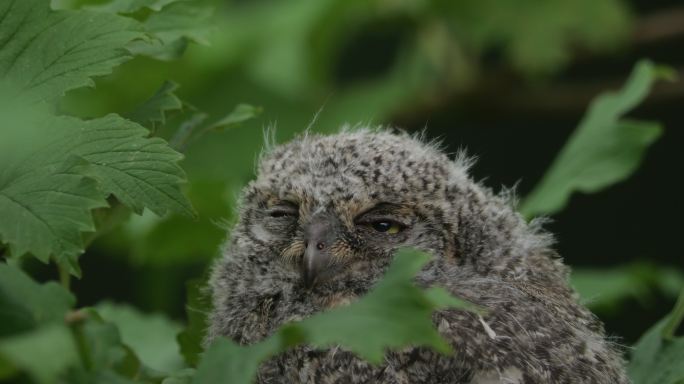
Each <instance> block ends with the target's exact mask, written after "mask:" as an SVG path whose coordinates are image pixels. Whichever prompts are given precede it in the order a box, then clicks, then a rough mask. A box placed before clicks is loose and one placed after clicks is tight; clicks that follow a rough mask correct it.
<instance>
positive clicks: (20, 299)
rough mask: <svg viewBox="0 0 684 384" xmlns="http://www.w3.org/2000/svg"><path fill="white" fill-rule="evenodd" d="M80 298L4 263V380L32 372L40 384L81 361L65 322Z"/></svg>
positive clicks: (0, 363) (0, 353) (0, 307)
mask: <svg viewBox="0 0 684 384" xmlns="http://www.w3.org/2000/svg"><path fill="white" fill-rule="evenodd" d="M74 303H75V299H74V297H73V296H72V295H71V294H70V293H69V292H67V291H66V290H65V289H64V288H62V287H61V286H60V285H58V284H56V283H54V282H49V283H45V284H39V283H36V282H35V281H33V280H31V278H30V277H28V276H27V275H26V274H25V273H24V272H23V271H22V270H20V269H19V268H16V267H14V266H10V265H7V264H4V263H0V371H2V372H0V378H1V377H3V376H5V377H7V376H10V375H13V374H16V373H18V372H20V371H21V372H26V373H28V374H29V375H30V376H31V377H33V378H34V379H35V380H36V381H37V382H39V383H51V382H54V379H55V377H56V376H57V374H58V373H60V372H62V371H63V370H64V369H65V368H66V367H68V366H70V365H72V364H75V363H76V362H77V361H78V354H77V352H76V345H75V344H74V341H73V338H72V336H71V332H70V331H69V329H68V328H67V327H66V325H65V323H64V319H65V316H66V314H67V312H68V311H69V309H70V308H71V307H72V306H73V305H74Z"/></svg>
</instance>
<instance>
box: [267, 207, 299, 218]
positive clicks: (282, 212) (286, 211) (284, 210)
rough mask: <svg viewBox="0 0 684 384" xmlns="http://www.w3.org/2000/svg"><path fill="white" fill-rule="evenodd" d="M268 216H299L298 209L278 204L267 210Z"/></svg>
mask: <svg viewBox="0 0 684 384" xmlns="http://www.w3.org/2000/svg"><path fill="white" fill-rule="evenodd" d="M268 215H269V216H271V217H275V218H280V217H297V216H299V209H298V207H297V206H296V205H294V204H279V205H275V206H273V207H271V208H270V209H269V210H268Z"/></svg>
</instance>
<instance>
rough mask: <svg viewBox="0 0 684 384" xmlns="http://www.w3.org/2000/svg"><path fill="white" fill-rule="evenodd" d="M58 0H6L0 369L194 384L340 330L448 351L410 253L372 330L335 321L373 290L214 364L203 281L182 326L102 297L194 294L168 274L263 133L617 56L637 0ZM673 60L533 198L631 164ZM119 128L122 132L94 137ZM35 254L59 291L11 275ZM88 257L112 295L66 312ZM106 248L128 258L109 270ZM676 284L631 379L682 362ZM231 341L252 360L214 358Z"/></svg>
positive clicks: (615, 177)
mask: <svg viewBox="0 0 684 384" xmlns="http://www.w3.org/2000/svg"><path fill="white" fill-rule="evenodd" d="M47 3H48V1H47V0H15V1H12V0H0V15H3V17H2V18H0V20H1V21H0V42H1V43H2V44H0V47H1V48H0V115H1V116H2V117H3V121H4V122H5V124H4V127H3V128H2V130H0V164H1V165H2V171H0V255H1V256H2V257H4V258H5V259H6V262H7V264H5V263H2V264H0V319H1V320H2V326H0V380H2V379H13V380H19V381H28V382H31V381H33V382H38V383H52V382H69V383H90V382H102V383H109V382H111V383H126V382H131V381H140V382H163V383H166V384H170V383H190V382H198V383H202V382H215V378H216V377H226V376H225V375H232V374H233V373H232V372H233V371H240V374H241V375H242V376H240V379H241V380H244V381H245V382H249V380H250V377H251V375H252V374H253V372H254V370H255V369H256V367H257V364H258V362H259V361H260V360H262V359H264V358H266V357H268V356H270V355H272V354H275V353H277V352H279V351H282V350H283V349H284V348H287V347H289V346H292V345H295V344H298V343H302V342H307V343H313V344H317V345H328V344H330V343H342V344H343V345H346V346H348V347H349V348H351V349H353V350H354V351H356V352H357V353H359V354H360V355H362V356H365V357H367V358H369V359H375V360H377V359H378V358H379V356H381V351H382V350H383V348H384V347H386V346H395V347H397V346H401V345H405V344H408V343H426V344H428V345H432V346H433V347H437V348H438V349H439V347H440V346H442V347H443V344H441V340H440V339H439V338H438V337H437V336H436V334H435V333H434V330H432V329H431V328H430V326H429V321H428V319H429V317H428V315H429V313H430V311H431V310H433V309H434V308H436V307H439V306H440V305H444V304H447V303H449V304H458V303H455V302H454V299H453V298H450V297H449V296H448V295H444V294H436V293H435V292H423V291H420V290H417V289H415V287H413V286H411V285H410V284H409V283H408V282H409V279H410V277H411V275H412V273H414V272H415V270H417V268H419V267H420V265H418V264H416V263H418V262H419V261H420V257H414V258H413V259H408V258H405V257H403V256H402V257H398V259H397V264H395V265H394V266H393V268H394V269H392V270H391V273H390V275H389V276H388V280H386V281H384V282H383V283H382V284H381V285H380V286H378V289H377V291H374V292H373V293H371V294H370V295H369V296H368V297H366V298H365V299H364V300H369V301H372V300H375V301H381V302H383V303H385V304H387V303H395V302H392V301H391V300H389V301H388V298H393V299H396V300H398V301H397V302H396V303H395V304H396V305H392V306H389V307H387V308H385V307H383V308H384V309H386V310H387V311H382V310H381V311H378V312H375V311H371V312H372V313H370V312H369V316H370V317H369V318H371V317H372V316H378V319H380V318H382V319H384V320H383V321H381V322H380V324H382V326H377V325H378V324H376V328H377V330H378V333H377V335H378V338H377V339H365V338H364V339H363V340H359V339H358V338H356V335H354V333H353V332H351V333H350V334H345V333H344V332H343V329H342V328H340V324H342V325H345V326H347V327H351V328H352V329H353V328H354V327H355V323H354V322H353V321H349V322H342V323H341V322H340V319H345V318H346V317H345V316H352V317H354V316H353V314H354V311H362V312H363V311H366V310H367V309H368V305H367V301H364V300H361V301H359V302H358V303H355V304H354V305H352V306H351V307H349V308H345V309H344V310H341V311H340V312H339V313H332V314H322V315H320V316H318V317H314V318H311V319H309V320H306V321H304V322H303V323H301V324H295V325H289V326H286V327H284V328H283V329H281V331H280V332H279V333H278V334H277V335H276V336H275V337H274V338H272V339H268V340H267V341H264V342H263V343H262V344H259V345H256V346H254V347H251V348H248V349H245V348H239V347H237V346H236V345H234V344H231V343H229V342H227V341H221V343H219V344H216V345H215V346H213V347H212V349H210V351H209V352H207V354H206V356H205V358H204V359H201V356H200V352H201V347H200V342H201V339H202V337H203V329H204V325H205V319H204V316H205V315H206V312H207V311H208V307H207V302H206V298H204V297H203V296H202V295H201V294H200V290H199V289H198V287H201V284H202V283H201V281H202V280H200V282H196V283H194V284H192V285H191V287H190V288H189V297H188V300H187V302H186V305H187V310H188V319H189V324H188V325H189V326H188V327H186V328H185V329H184V330H183V331H182V332H180V330H181V325H179V324H180V323H179V322H177V321H175V320H170V319H168V318H167V317H166V316H163V315H161V314H152V315H151V314H147V313H143V312H140V311H139V310H137V309H135V308H133V307H130V306H129V305H127V304H116V303H112V302H101V300H103V299H107V298H109V297H117V293H118V292H119V291H120V290H124V288H126V287H125V286H126V285H129V283H130V282H131V279H132V277H129V275H131V276H136V275H137V276H139V277H138V280H137V281H136V284H134V285H133V287H134V288H133V289H134V292H133V293H132V294H130V295H129V296H128V297H125V299H126V300H130V301H133V302H135V303H136V304H138V305H140V304H142V305H143V306H144V307H146V308H147V309H150V308H153V309H162V310H166V311H171V309H172V308H173V307H178V306H179V304H180V303H182V302H184V301H183V298H182V296H181V295H179V294H178V291H179V289H178V287H182V286H183V283H184V282H185V281H184V280H185V279H187V278H189V277H197V276H199V275H200V274H201V271H202V269H204V268H206V266H207V265H208V264H209V262H210V260H211V259H212V258H213V257H215V256H216V254H217V252H218V250H219V249H220V244H221V242H222V241H223V240H224V238H225V236H226V232H227V230H229V228H230V223H231V222H232V221H233V220H234V217H233V215H234V212H235V207H236V196H237V194H238V192H239V189H240V188H241V186H242V185H244V183H245V182H246V181H248V180H249V179H250V178H252V177H253V169H254V161H255V159H256V157H257V155H258V153H259V151H260V149H261V146H262V145H263V141H264V136H265V135H266V136H270V135H272V136H273V139H274V140H275V141H278V142H279V141H282V140H286V139H288V138H290V137H292V136H293V135H294V134H296V133H297V132H301V131H302V130H304V129H306V128H309V129H311V130H313V131H317V132H324V133H326V132H334V131H336V130H337V129H338V128H339V127H340V126H341V125H343V124H346V123H349V124H358V123H361V124H385V123H388V122H391V121H393V120H395V119H396V118H397V116H404V117H406V116H408V117H411V116H423V114H424V110H425V109H427V110H430V108H433V107H434V106H435V105H441V104H442V103H444V102H445V100H454V99H456V100H458V95H463V94H467V93H469V92H477V90H478V89H480V88H484V87H490V88H491V89H493V90H494V91H493V92H494V93H497V92H498V91H499V90H500V88H503V87H504V86H505V84H507V83H506V81H501V79H507V78H510V77H513V78H515V79H516V81H517V84H525V86H526V87H531V88H543V87H545V86H546V85H548V84H549V83H550V82H551V81H552V80H553V78H554V76H555V75H556V74H558V73H561V72H562V71H564V70H565V69H567V68H568V67H569V66H570V65H571V64H572V62H573V60H576V59H577V57H582V56H583V55H592V54H595V55H611V54H617V53H620V52H621V51H624V50H626V49H628V46H629V44H631V39H632V38H633V37H632V33H633V31H634V29H635V25H634V24H635V16H637V15H635V14H634V13H633V12H631V11H630V7H629V4H628V3H626V2H625V1H619V0H602V1H595V0H573V1H570V0H553V1H548V0H546V1H544V0H528V1H522V2H506V1H500V0H485V1H482V0H465V1H458V2H454V1H441V0H432V1H429V0H372V1H367V0H366V1H363V0H295V1H278V0H260V1H223V0H111V1H110V0H52V8H53V9H56V10H59V11H57V12H54V11H50V10H49V9H48V7H47ZM44 28H48V29H46V30H45V29H44ZM103 75H107V76H104V77H101V76H103ZM626 75H627V73H620V76H621V77H623V76H626ZM96 76H97V78H95V79H93V78H94V77H96ZM672 77H673V76H672V72H671V71H670V70H667V69H664V68H663V67H659V66H656V65H654V64H652V63H651V62H649V61H641V62H640V63H639V64H637V65H636V67H635V69H634V72H633V74H632V76H631V78H630V79H629V80H628V81H627V83H626V84H625V86H624V87H623V88H622V89H621V90H619V91H617V92H613V93H610V94H604V95H602V96H599V97H598V98H596V99H595V101H594V102H592V103H591V105H590V107H589V110H588V111H587V113H586V115H585V117H584V119H583V120H582V121H581V122H580V123H579V126H578V128H577V129H576V130H575V131H574V133H573V134H572V135H571V136H570V138H569V139H568V141H567V143H566V146H565V147H564V148H563V149H562V150H561V151H560V152H559V153H558V155H557V156H556V159H555V161H554V162H553V164H552V165H551V168H550V169H549V170H548V172H547V173H546V174H545V176H544V177H543V178H542V179H541V181H540V182H539V184H538V185H537V187H536V188H534V189H533V190H532V192H531V193H530V194H529V195H528V196H527V197H526V198H525V199H523V200H522V205H521V208H522V210H523V212H524V213H525V214H527V215H529V216H533V215H537V214H553V213H556V212H559V211H561V210H562V209H563V208H564V207H565V205H566V204H567V202H568V201H569V200H570V199H571V196H572V195H573V194H574V193H575V192H582V193H595V192H597V191H598V190H600V189H604V188H607V187H609V186H611V185H613V184H615V183H617V182H620V181H622V180H624V179H626V178H627V177H629V176H630V175H631V174H632V173H633V172H635V171H636V170H637V168H638V166H639V164H640V162H641V161H642V159H643V156H644V153H645V151H646V150H647V148H648V147H649V146H651V145H652V144H653V143H654V142H655V141H656V140H657V139H658V138H659V137H660V135H661V133H662V131H663V128H662V124H660V123H659V122H658V121H657V120H658V118H656V119H646V120H636V119H633V118H631V117H629V116H628V117H625V114H628V113H629V112H630V111H631V110H632V109H634V108H636V107H637V106H638V105H639V104H641V103H642V102H643V101H644V100H645V98H646V96H647V95H648V93H649V91H650V90H651V87H652V85H653V83H654V82H655V81H656V80H658V79H664V78H667V79H672ZM92 85H95V87H89V86H92ZM612 85H613V84H611V86H612ZM86 86H88V87H86ZM65 93H66V96H64V94H65ZM245 102H246V103H250V104H249V105H248V104H242V103H245ZM252 105H254V106H252ZM447 107H448V108H449V109H452V108H453V109H454V110H455V113H460V112H461V111H463V109H464V108H467V105H465V106H461V105H453V106H452V105H447ZM112 113H116V114H118V115H115V114H112ZM120 116H123V117H125V118H126V119H128V120H125V119H124V118H122V117H120ZM419 118H420V117H419ZM424 118H425V119H429V114H428V115H426V117H424ZM129 120H130V121H129ZM652 120H656V121H652ZM264 126H266V127H268V128H269V129H267V130H266V132H263V128H262V127H264ZM110 128H111V129H112V130H111V132H122V135H121V136H117V135H114V136H111V137H106V140H104V139H105V136H103V135H104V134H105V132H106V131H108V129H110ZM145 128H147V129H148V130H149V132H150V134H149V135H150V136H149V137H148V133H147V131H146V130H145ZM98 129H100V132H98ZM83 132H85V133H83ZM124 133H125V134H124ZM159 138H162V139H165V140H166V141H162V140H160V139H159ZM100 139H103V141H100V142H99V144H98V140H100ZM167 142H168V145H167ZM533 144H534V145H530V147H529V148H528V149H526V150H532V151H534V150H535V149H534V148H535V146H537V147H539V143H533ZM542 145H543V144H542ZM113 147H116V148H118V149H120V151H111V150H110V149H112V148H113ZM143 149H145V150H143ZM146 151H147V152H146ZM181 153H182V154H183V155H184V157H185V159H184V160H183V161H182V162H181V165H182V167H183V170H184V171H181V169H180V168H179V167H178V166H177V165H176V161H178V160H180V159H181ZM117 163H120V164H123V165H124V166H122V167H115V166H113V165H112V164H117ZM141 167H142V169H141ZM186 175H187V183H185V181H186ZM181 191H182V192H183V193H182V194H181ZM10 199H11V200H10ZM16 202H19V203H20V204H19V205H17V204H15V203H16ZM191 205H192V207H191ZM107 206H108V207H107ZM174 212H175V213H174ZM183 213H184V214H183ZM91 214H92V217H91ZM193 216H194V217H193ZM88 246H89V247H88ZM85 247H88V248H87V250H86V253H85V254H83V255H80V254H81V252H82V250H83V249H84V248H85ZM24 254H30V255H33V256H36V257H37V258H38V259H40V260H41V261H42V262H47V261H48V260H49V258H51V259H52V260H54V261H56V262H57V264H59V265H60V266H61V267H60V276H59V277H60V278H61V282H62V285H63V287H60V286H58V285H57V284H55V283H52V282H49V283H46V284H38V283H36V282H35V281H34V280H32V279H31V277H29V276H28V275H26V274H25V273H24V272H22V271H21V270H20V269H19V268H18V267H17V266H21V267H24V268H25V269H26V270H28V271H30V272H31V273H33V274H34V275H38V276H39V275H40V274H41V273H40V272H36V271H35V269H36V267H35V265H33V264H31V262H30V259H29V258H27V257H22V256H23V255H24ZM414 256H415V255H414ZM408 260H413V263H409V262H408ZM79 264H82V265H84V266H85V267H84V269H85V270H84V272H83V273H84V280H83V281H84V282H85V281H86V280H87V279H88V278H89V276H91V274H92V275H93V276H94V277H93V278H94V279H95V280H98V279H99V280H101V281H99V285H98V286H99V287H100V288H101V289H104V290H105V293H104V295H103V296H97V297H95V298H88V297H87V295H88V294H89V293H90V292H89V290H88V289H84V288H81V287H80V284H81V282H79V281H76V282H74V284H73V286H75V290H76V293H77V294H78V297H79V307H83V306H84V305H85V306H88V305H92V304H94V303H95V302H99V304H97V305H95V306H94V307H93V308H86V309H76V307H75V299H74V297H73V295H72V294H70V293H69V292H68V290H67V289H65V288H64V287H69V286H70V278H69V274H68V272H71V273H73V274H76V275H79V274H80V270H79ZM99 265H102V267H101V268H102V270H100V271H99V272H98V269H97V267H98V266H99ZM112 265H123V266H125V268H126V269H125V270H124V273H123V274H113V273H111V272H110V271H109V270H108V268H109V267H110V266H112ZM37 269H38V271H40V268H37ZM102 271H104V272H102ZM179 271H180V272H179ZM393 273H395V275H393ZM393 276H394V277H393ZM34 277H35V276H34ZM51 277H54V274H53V275H52V276H51ZM43 278H44V277H43ZM683 281H684V278H683V277H682V273H681V271H680V270H677V269H676V268H671V267H665V266H661V265H658V264H656V263H654V262H649V263H646V262H637V263H631V264H625V265H620V266H615V267H614V268H610V269H606V268H599V267H596V268H578V269H576V270H575V273H574V274H573V278H572V283H573V285H574V286H575V287H576V289H577V290H578V292H579V293H580V295H581V296H582V297H583V299H584V300H585V301H586V303H587V304H588V305H589V306H590V307H591V308H592V309H593V310H595V311H597V313H599V314H606V313H615V312H619V309H620V308H621V307H622V306H623V303H624V302H626V301H629V300H633V299H635V298H636V299H637V300H639V301H640V302H642V303H643V302H647V301H650V300H651V299H652V298H653V297H654V296H656V295H657V296H663V295H664V296H665V297H670V298H672V297H674V296H676V294H677V292H679V290H680V288H681V287H682V285H683ZM91 284H92V283H91ZM383 289H385V290H384V291H383ZM382 292H384V293H382ZM396 292H403V293H405V294H403V295H393V294H392V293H396ZM84 297H85V299H84ZM378 297H380V298H381V299H378ZM682 297H684V296H682V295H681V294H680V301H679V302H678V304H677V306H676V307H675V310H674V311H673V312H672V314H671V315H669V316H668V317H667V318H665V319H664V320H663V321H662V322H660V323H658V324H656V325H655V326H654V327H653V329H651V330H650V331H649V332H648V333H646V334H645V335H644V336H643V338H642V339H641V340H640V341H639V342H638V343H637V344H636V345H635V348H636V349H635V351H634V353H633V354H632V355H633V359H632V362H631V364H630V375H631V376H632V377H633V379H634V381H635V382H636V383H650V382H664V383H670V382H671V383H675V382H678V381H680V380H682V379H683V378H684V376H683V374H682V372H681V370H679V368H678V365H677V362H678V361H679V360H681V356H682V353H683V351H684V349H682V343H681V337H679V336H677V335H676V332H675V329H676V327H677V325H678V324H679V323H681V317H682V315H681V314H682V313H683V310H682V308H683V304H682ZM364 305H365V307H364ZM372 307H374V308H377V307H378V305H377V303H375V304H374V305H372ZM394 311H399V312H402V311H405V312H402V316H403V317H405V318H411V319H414V320H415V322H412V323H408V322H407V323H396V324H394V323H393V324H394V325H396V327H384V325H386V324H387V322H386V317H387V316H389V317H391V318H398V317H400V316H397V313H395V312H394ZM364 313H365V312H364ZM383 316H385V317H383ZM326 327H334V328H336V329H338V330H339V332H338V333H335V338H334V339H331V340H328V339H325V340H324V339H321V338H320V337H317V336H316V335H317V334H318V335H321V334H330V333H321V332H318V333H316V329H323V328H326ZM407 327H408V328H410V330H411V332H408V330H407V329H405V328H407ZM305 330H306V332H305ZM381 331H382V332H381ZM399 335H401V336H402V337H399ZM176 336H177V339H178V342H179V343H178V344H177V343H176ZM404 337H405V338H404ZM28 351H31V352H32V353H31V354H29V353H28ZM34 351H41V352H40V353H33V352H34ZM229 356H237V357H239V358H240V359H241V360H239V359H235V360H234V362H236V363H237V362H238V361H239V362H241V364H242V363H244V365H239V366H237V365H235V364H232V365H226V364H224V363H225V361H226V359H227V358H228V357H229ZM29 357H30V358H29ZM231 361H233V360H231ZM246 366H248V367H250V369H249V370H245V369H243V368H244V367H246ZM188 367H196V368H197V369H198V371H197V374H196V372H195V370H194V368H188ZM235 368H240V369H237V370H236V369H235ZM231 369H232V371H231ZM654 371H658V372H662V375H661V376H658V377H657V378H654V377H653V376H652V375H651V372H654ZM195 374H196V375H195ZM58 377H59V379H58ZM193 377H194V378H193ZM232 378H233V379H234V380H237V377H232ZM654 380H655V381H654Z"/></svg>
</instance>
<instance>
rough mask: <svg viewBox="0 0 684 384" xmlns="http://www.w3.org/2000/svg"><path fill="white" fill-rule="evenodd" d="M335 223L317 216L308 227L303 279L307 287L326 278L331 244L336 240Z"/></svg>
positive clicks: (303, 261)
mask: <svg viewBox="0 0 684 384" xmlns="http://www.w3.org/2000/svg"><path fill="white" fill-rule="evenodd" d="M333 232H334V231H333V225H332V223H331V220H330V219H328V218H322V217H321V218H317V219H316V218H315V219H313V220H312V221H311V223H310V224H309V226H308V227H307V229H306V234H305V244H306V250H305V251H304V259H303V260H302V280H303V282H304V285H305V286H306V287H307V288H312V287H313V286H314V285H316V283H319V282H320V281H321V280H323V279H325V277H326V276H327V274H328V267H329V265H330V246H331V245H332V244H333V242H334V241H335V234H334V233H333Z"/></svg>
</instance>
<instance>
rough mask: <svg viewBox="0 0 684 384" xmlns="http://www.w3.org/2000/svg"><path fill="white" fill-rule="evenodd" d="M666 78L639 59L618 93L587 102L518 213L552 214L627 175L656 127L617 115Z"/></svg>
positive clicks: (655, 133)
mask: <svg viewBox="0 0 684 384" xmlns="http://www.w3.org/2000/svg"><path fill="white" fill-rule="evenodd" d="M670 77H671V72H670V71H668V70H664V69H663V68H659V67H657V66H655V65H654V64H652V63H651V62H649V61H645V60H644V61H641V62H639V63H638V64H637V65H636V67H635V69H634V71H633V72H632V75H631V76H630V78H629V79H628V81H627V83H626V84H625V86H624V87H623V88H622V89H621V90H619V91H618V92H610V93H605V94H602V95H600V96H599V97H597V98H596V99H595V100H594V101H592V103H591V106H590V107H589V111H588V112H587V114H586V115H585V117H584V118H583V119H582V121H581V122H580V124H579V126H578V127H577V129H576V130H575V132H573V134H572V136H571V137H570V138H569V139H568V142H567V143H566V144H565V146H564V147H563V149H562V150H561V152H560V153H559V154H558V156H557V157H556V159H555V160H554V161H553V164H552V165H551V167H550V168H549V170H548V171H547V173H546V174H545V175H544V177H543V178H542V180H541V181H540V182H539V184H537V185H536V186H535V188H534V189H533V190H532V192H531V193H530V195H529V196H527V198H526V199H525V200H524V201H523V203H522V205H521V211H522V212H523V213H524V214H525V215H526V216H528V217H531V216H534V215H538V214H553V213H555V212H558V211H559V210H561V209H562V208H563V207H564V206H565V204H566V203H567V201H568V200H569V198H570V195H571V194H572V193H573V192H575V191H579V192H583V193H593V192H597V191H599V190H601V189H603V188H606V187H608V186H610V185H612V184H614V183H617V182H620V181H622V180H624V179H626V178H627V177H628V176H629V175H630V174H632V172H634V171H635V170H636V169H637V167H638V166H639V163H640V162H641V159H642V157H643V155H644V152H645V151H646V149H647V148H648V147H649V146H650V145H651V144H652V143H653V142H654V141H655V140H656V139H658V137H660V134H661V131H662V128H661V126H660V124H658V123H656V122H647V121H634V120H625V119H623V115H624V114H626V113H627V112H629V111H630V110H632V109H633V108H634V107H636V106H637V105H638V104H639V103H641V102H642V101H643V100H644V99H645V98H646V96H647V95H648V92H649V91H650V89H651V87H652V85H653V83H654V82H655V81H656V80H658V79H665V78H670Z"/></svg>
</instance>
